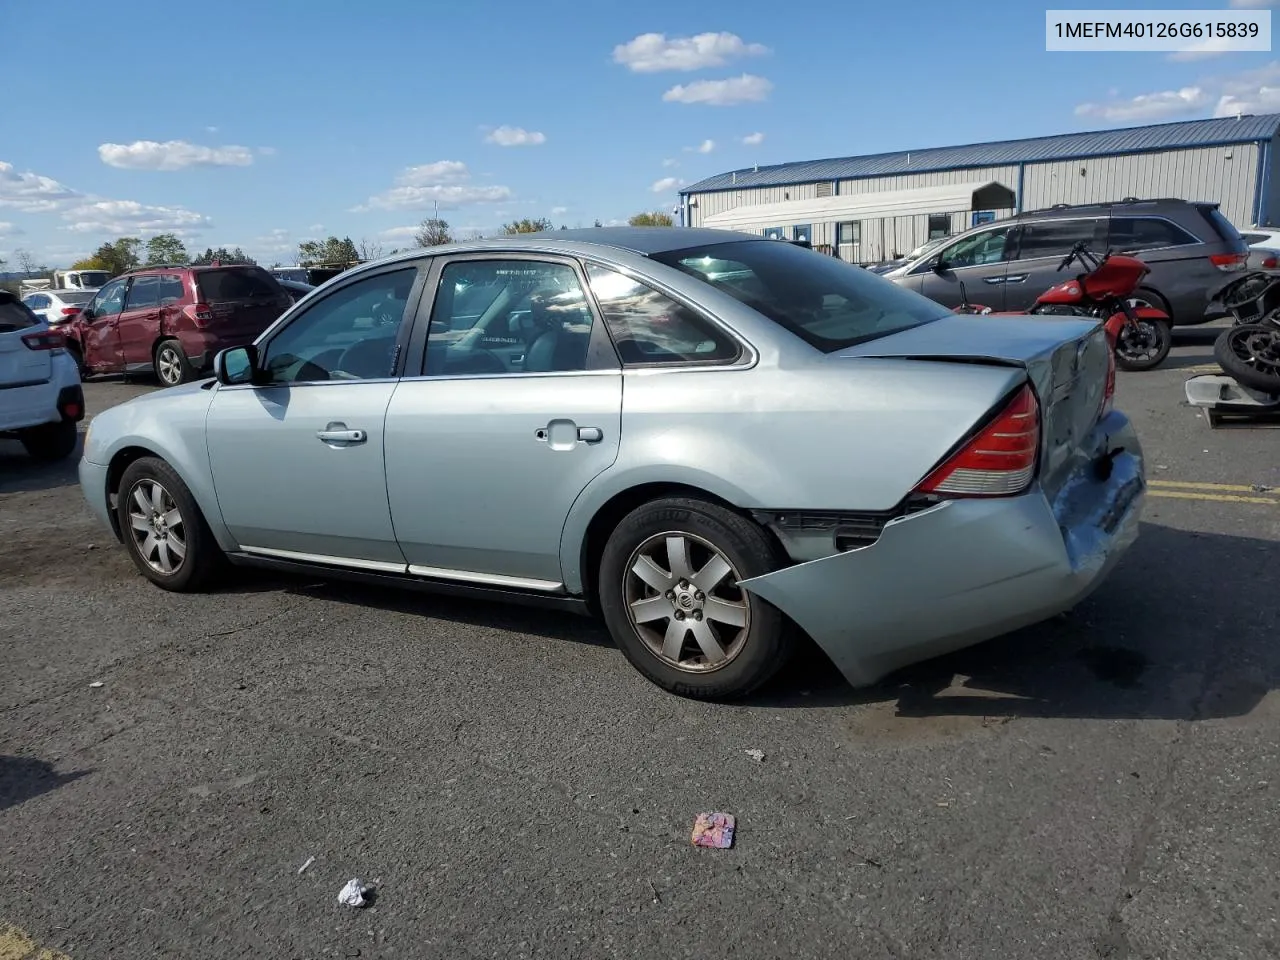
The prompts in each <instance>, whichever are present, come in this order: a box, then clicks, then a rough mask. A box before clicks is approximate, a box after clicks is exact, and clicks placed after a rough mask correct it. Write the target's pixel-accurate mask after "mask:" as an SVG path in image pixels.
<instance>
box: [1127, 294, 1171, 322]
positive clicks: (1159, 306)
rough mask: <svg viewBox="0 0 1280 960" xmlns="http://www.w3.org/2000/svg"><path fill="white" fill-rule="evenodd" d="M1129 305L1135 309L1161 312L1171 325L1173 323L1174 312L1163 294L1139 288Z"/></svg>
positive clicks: (1130, 299)
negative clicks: (1140, 308) (1144, 308)
mask: <svg viewBox="0 0 1280 960" xmlns="http://www.w3.org/2000/svg"><path fill="white" fill-rule="evenodd" d="M1129 303H1130V304H1132V305H1133V306H1134V307H1135V308H1137V307H1151V308H1152V309H1154V310H1159V311H1160V312H1161V313H1163V314H1164V315H1165V316H1166V317H1168V318H1169V320H1170V323H1172V321H1173V310H1172V309H1171V308H1170V307H1169V301H1168V300H1166V299H1165V298H1164V295H1163V294H1162V293H1160V292H1159V291H1157V290H1152V289H1151V288H1150V287H1139V288H1138V289H1137V290H1135V291H1134V292H1133V296H1132V297H1130V298H1129Z"/></svg>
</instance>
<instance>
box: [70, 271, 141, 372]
mask: <svg viewBox="0 0 1280 960" xmlns="http://www.w3.org/2000/svg"><path fill="white" fill-rule="evenodd" d="M128 283H129V280H128V278H127V277H120V278H119V279H118V280H112V281H111V282H110V283H108V284H107V285H106V286H104V287H103V288H102V289H101V290H99V291H98V292H97V294H96V295H95V296H94V298H93V300H92V301H90V303H89V306H88V307H87V308H86V310H85V311H84V312H82V313H81V315H80V317H81V320H82V321H83V324H82V326H81V342H82V343H83V344H84V362H85V366H86V367H89V368H90V369H92V370H94V371H95V372H97V373H113V372H116V371H119V370H122V369H123V368H124V362H123V360H122V356H121V353H120V328H119V320H120V311H121V310H122V309H123V308H124V294H125V288H126V287H127V286H128Z"/></svg>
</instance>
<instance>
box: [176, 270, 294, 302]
mask: <svg viewBox="0 0 1280 960" xmlns="http://www.w3.org/2000/svg"><path fill="white" fill-rule="evenodd" d="M196 284H197V285H198V286H199V288H200V300H201V301H202V302H203V303H227V302H230V301H237V300H271V299H276V298H284V297H285V296H286V295H285V292H284V288H283V287H281V286H280V285H279V284H278V283H276V281H275V279H274V278H273V277H272V276H271V274H269V273H267V271H265V270H262V269H260V268H257V267H245V268H244V269H239V268H236V269H231V270H206V271H202V272H201V273H199V274H197V275H196Z"/></svg>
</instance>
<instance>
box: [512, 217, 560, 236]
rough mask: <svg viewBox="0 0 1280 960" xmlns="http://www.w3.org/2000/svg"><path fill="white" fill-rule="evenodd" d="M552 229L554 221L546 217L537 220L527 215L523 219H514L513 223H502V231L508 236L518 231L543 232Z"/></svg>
mask: <svg viewBox="0 0 1280 960" xmlns="http://www.w3.org/2000/svg"><path fill="white" fill-rule="evenodd" d="M550 229H552V223H551V221H550V220H548V219H547V218H546V217H541V218H539V219H537V220H530V219H529V218H528V217H525V218H524V219H523V220H513V221H512V222H511V223H504V224H503V225H502V232H503V233H505V234H506V235H507V236H512V235H513V234H517V233H541V232H542V231H543V230H550Z"/></svg>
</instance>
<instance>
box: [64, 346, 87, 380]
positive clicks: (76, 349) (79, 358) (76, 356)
mask: <svg viewBox="0 0 1280 960" xmlns="http://www.w3.org/2000/svg"><path fill="white" fill-rule="evenodd" d="M67 353H68V354H70V356H71V359H72V360H74V361H75V362H76V370H77V372H78V373H79V374H80V379H81V380H83V379H84V378H85V373H86V371H85V368H84V352H83V351H82V350H81V349H80V344H78V343H76V342H75V341H74V340H68V341H67Z"/></svg>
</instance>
